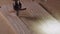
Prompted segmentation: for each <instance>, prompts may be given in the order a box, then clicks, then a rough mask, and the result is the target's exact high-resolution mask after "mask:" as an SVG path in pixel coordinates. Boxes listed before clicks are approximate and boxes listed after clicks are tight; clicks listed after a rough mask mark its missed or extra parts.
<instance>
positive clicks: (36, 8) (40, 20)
mask: <svg viewBox="0 0 60 34" xmlns="http://www.w3.org/2000/svg"><path fill="white" fill-rule="evenodd" d="M12 3H13V1H12V0H0V6H1V8H0V25H1V26H0V34H54V33H57V31H58V30H59V31H60V28H59V27H60V23H59V21H58V19H57V18H55V17H54V16H55V14H54V13H53V14H54V15H53V14H50V13H49V12H48V11H46V10H45V9H44V8H43V7H42V6H41V5H39V4H38V3H37V1H36V2H35V1H32V0H21V3H22V8H26V10H22V11H19V16H16V11H14V9H13V6H12ZM51 25H52V26H53V27H54V28H53V27H52V28H53V30H54V29H56V28H58V30H57V29H56V30H54V31H56V32H51V31H53V30H50V31H49V30H47V29H49V28H50V27H51ZM55 26H56V27H55ZM48 27H49V28H48ZM52 28H51V29H52ZM48 31H49V32H48ZM58 34H60V33H59V32H58Z"/></svg>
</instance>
